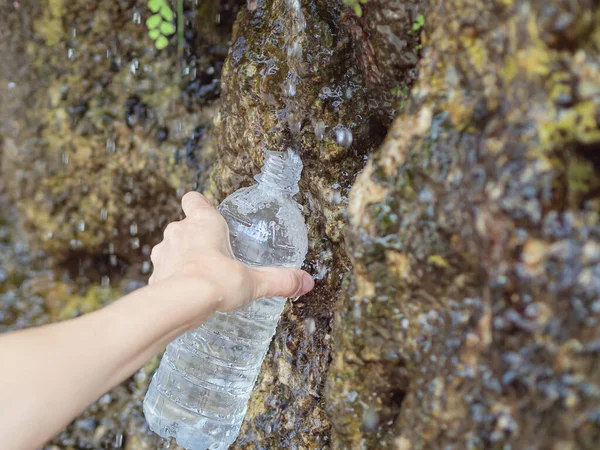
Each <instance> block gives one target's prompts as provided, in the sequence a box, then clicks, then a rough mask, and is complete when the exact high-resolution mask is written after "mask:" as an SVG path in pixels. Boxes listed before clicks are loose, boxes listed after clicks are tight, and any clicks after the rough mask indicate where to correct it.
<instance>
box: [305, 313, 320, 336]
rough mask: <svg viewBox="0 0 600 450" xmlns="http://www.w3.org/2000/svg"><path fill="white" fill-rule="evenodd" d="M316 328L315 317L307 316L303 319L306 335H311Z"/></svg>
mask: <svg viewBox="0 0 600 450" xmlns="http://www.w3.org/2000/svg"><path fill="white" fill-rule="evenodd" d="M316 330H317V325H316V323H315V319H313V318H312V317H309V318H308V319H306V320H305V321H304V331H305V332H306V334H307V335H308V336H311V335H312V334H313V333H314V332H315V331H316Z"/></svg>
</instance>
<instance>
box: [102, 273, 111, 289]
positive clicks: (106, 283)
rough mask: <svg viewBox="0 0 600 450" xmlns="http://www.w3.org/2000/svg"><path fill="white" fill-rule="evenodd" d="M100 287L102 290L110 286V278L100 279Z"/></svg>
mask: <svg viewBox="0 0 600 450" xmlns="http://www.w3.org/2000/svg"><path fill="white" fill-rule="evenodd" d="M100 286H102V287H103V288H107V287H109V286H110V278H109V277H107V276H106V275H105V276H103V277H102V280H100Z"/></svg>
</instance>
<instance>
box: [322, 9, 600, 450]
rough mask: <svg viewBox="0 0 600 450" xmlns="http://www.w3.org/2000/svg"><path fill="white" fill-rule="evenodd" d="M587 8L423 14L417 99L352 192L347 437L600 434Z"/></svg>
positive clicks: (495, 440)
mask: <svg viewBox="0 0 600 450" xmlns="http://www.w3.org/2000/svg"><path fill="white" fill-rule="evenodd" d="M369 4H370V2H369ZM584 4H585V5H584ZM367 6H368V5H367ZM573 8H575V7H574V6H573V4H570V3H568V2H562V1H552V2H538V1H526V2H514V3H513V2H493V1H483V2H469V1H467V2H465V1H462V0H455V1H454V0H452V1H445V2H441V3H440V2H438V3H437V4H435V5H432V8H431V10H430V12H429V13H427V14H426V15H425V31H424V33H425V36H424V37H423V41H424V42H425V43H426V48H425V50H424V58H423V60H422V62H421V64H420V73H419V79H418V82H417V83H416V85H415V86H414V88H413V90H412V93H411V98H410V102H409V104H408V105H407V107H406V109H405V112H404V114H402V115H401V116H400V117H398V118H397V119H396V121H395V122H394V125H393V127H392V129H391V130H390V132H389V133H388V135H387V138H386V140H385V142H384V143H383V145H382V146H381V148H380V149H379V151H378V152H377V153H376V154H375V155H374V157H373V158H372V160H371V161H370V162H369V164H368V165H367V167H366V168H365V170H364V171H363V172H362V174H361V175H360V176H359V177H358V178H357V181H356V183H355V185H354V186H353V188H352V191H351V193H350V204H349V216H350V227H349V230H348V242H349V244H350V248H351V254H352V261H353V263H354V271H353V273H354V283H353V287H352V288H351V289H350V290H349V293H350V295H349V296H348V297H347V298H346V299H345V300H344V302H343V304H342V305H341V307H340V309H339V311H338V312H337V314H336V317H337V320H336V325H335V327H334V331H333V338H334V349H335V350H334V352H333V356H332V366H331V367H330V371H329V376H328V388H327V394H326V404H327V405H328V407H329V413H330V414H329V416H330V417H331V418H332V422H333V431H334V435H333V442H334V446H333V447H334V448H340V449H342V448H344V449H345V448H398V449H411V448H539V449H543V448H594V447H595V446H596V445H597V442H598V436H599V433H600V431H599V427H598V419H597V417H598V415H597V404H598V396H599V394H600V372H599V370H600V369H599V368H598V367H599V366H598V354H597V346H596V343H597V342H598V339H599V338H600V326H599V324H598V321H599V320H600V316H599V312H600V308H598V300H597V299H598V295H599V293H600V291H599V289H600V285H599V284H598V282H597V281H596V279H597V274H598V273H599V272H598V271H599V270H600V267H598V262H597V259H596V258H595V257H592V258H590V257H589V255H590V254H592V253H594V254H595V250H593V249H595V248H596V247H598V244H599V239H600V222H599V209H598V205H599V204H600V203H599V200H600V198H599V191H598V189H597V185H598V181H599V178H598V173H599V171H598V159H597V156H596V153H597V151H598V149H599V148H600V129H599V126H600V124H599V123H598V120H597V111H598V110H599V108H600V97H599V96H598V95H596V94H597V92H598V86H600V78H599V76H600V66H599V63H598V61H599V60H600V53H599V51H600V45H599V41H598V36H599V34H598V33H599V28H598V27H599V23H598V22H597V20H592V19H591V17H596V18H597V17H598V14H600V9H599V7H598V5H597V3H594V2H583V3H582V4H578V5H577V7H576V8H575V9H573ZM365 11H367V12H368V10H367V8H365ZM558 18H560V20H559V19H558ZM557 21H558V22H557ZM375 417H376V418H377V420H375V419H374V418H375Z"/></svg>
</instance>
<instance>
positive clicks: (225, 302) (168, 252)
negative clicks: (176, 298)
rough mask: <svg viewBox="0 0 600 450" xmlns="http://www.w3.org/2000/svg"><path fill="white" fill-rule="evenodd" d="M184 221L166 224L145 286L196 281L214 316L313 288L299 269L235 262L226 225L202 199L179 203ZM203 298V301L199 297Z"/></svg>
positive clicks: (196, 197) (191, 196)
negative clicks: (204, 289) (203, 289)
mask: <svg viewBox="0 0 600 450" xmlns="http://www.w3.org/2000/svg"><path fill="white" fill-rule="evenodd" d="M181 204H182V207H183V212H184V213H185V215H186V218H185V219H184V220H182V221H179V222H172V223H170V224H169V225H168V226H167V228H166V229H165V232H164V239H163V241H162V242H161V243H159V244H158V245H156V246H155V247H154V248H153V249H152V254H151V255H150V259H151V260H152V263H153V264H154V272H153V273H152V276H151V277H150V280H149V284H155V283H162V282H164V281H166V280H172V281H175V280H176V279H181V278H185V279H197V280H201V281H204V282H205V285H206V286H208V287H209V288H210V289H213V290H214V291H213V292H211V293H210V295H211V296H212V297H213V298H215V299H216V300H217V301H216V310H218V311H223V312H229V311H234V310H236V309H239V308H241V307H243V306H244V305H246V304H248V303H249V302H251V301H252V300H255V299H258V298H261V297H271V296H282V297H297V296H300V295H304V294H306V293H307V292H309V291H310V290H311V289H312V288H313V287H314V281H313V279H312V277H311V276H310V275H309V274H308V273H306V272H304V271H302V270H299V269H290V268H283V267H250V266H246V265H245V264H243V263H241V262H239V261H237V260H236V259H234V256H233V251H232V249H231V244H230V242H229V228H228V226H227V222H225V219H224V218H223V216H221V214H219V212H218V211H217V210H216V209H215V208H214V207H213V206H211V205H210V203H209V202H208V201H207V200H206V198H205V197H204V196H202V195H201V194H199V193H197V192H188V193H187V194H185V195H184V196H183V199H182V201H181ZM199 297H202V296H199Z"/></svg>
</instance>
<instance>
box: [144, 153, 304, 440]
mask: <svg viewBox="0 0 600 450" xmlns="http://www.w3.org/2000/svg"><path fill="white" fill-rule="evenodd" d="M301 171H302V162H301V160H300V157H299V156H298V155H297V154H296V153H294V152H293V151H291V150H288V152H287V153H280V152H267V155H266V158H265V164H264V166H263V168H262V173H261V174H260V175H257V176H256V177H255V178H256V180H257V181H258V183H257V184H255V185H254V186H251V187H248V188H243V189H240V190H238V191H236V192H234V193H233V194H232V195H230V196H229V197H227V198H226V199H225V200H224V201H223V203H221V205H220V206H219V208H218V209H219V211H220V212H221V214H222V215H223V216H224V217H225V219H226V220H227V222H228V224H229V229H230V239H231V246H232V248H233V252H234V254H235V256H236V258H238V259H239V260H240V261H242V262H244V263H245V264H248V265H253V266H262V265H270V266H287V267H300V266H301V265H302V263H303V262H304V258H305V256H306V252H307V245H308V244H307V241H308V239H307V231H306V226H305V224H304V218H303V216H302V213H301V212H300V208H299V206H298V204H297V203H296V202H295V201H294V200H293V199H292V196H293V195H294V194H296V193H297V192H298V180H299V179H300V173H301ZM284 305H285V299H284V298H281V297H272V298H263V299H260V300H257V301H255V302H253V303H251V304H250V305H249V306H247V307H245V308H243V309H241V310H239V311H236V312H234V313H230V314H224V313H216V314H215V315H214V316H213V317H212V318H211V319H209V320H208V321H207V322H205V323H204V324H203V325H202V326H201V327H200V328H198V329H197V330H194V331H191V332H188V333H186V334H184V335H183V336H181V337H179V338H178V339H176V340H175V341H173V342H172V343H170V344H169V345H168V346H167V350H166V353H165V355H164V356H163V359H162V361H161V364H160V367H159V369H158V370H157V372H156V373H155V375H154V378H153V380H152V383H151V385H150V388H149V389H148V393H147V394H146V398H145V400H144V414H145V416H146V420H147V421H148V423H149V424H150V428H151V429H152V430H153V431H155V432H156V433H158V434H159V435H161V436H162V437H165V438H167V437H169V436H174V437H175V438H176V439H177V443H178V444H179V445H180V446H182V447H184V448H186V449H189V450H205V449H207V448H208V449H210V450H224V449H226V448H228V447H229V446H230V445H231V444H232V443H233V442H234V441H235V439H236V437H237V435H238V432H239V430H240V427H241V425H242V421H243V420H244V416H245V414H246V408H247V403H248V398H249V396H250V394H251V392H252V389H253V387H254V383H255V381H256V378H257V377H258V373H259V371H260V367H261V364H262V361H263V359H264V357H265V355H266V353H267V350H268V349H269V344H270V342H271V339H272V337H273V335H274V334H275V329H276V327H277V323H278V321H279V318H280V316H281V313H282V311H283V307H284Z"/></svg>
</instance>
